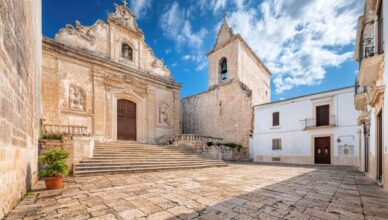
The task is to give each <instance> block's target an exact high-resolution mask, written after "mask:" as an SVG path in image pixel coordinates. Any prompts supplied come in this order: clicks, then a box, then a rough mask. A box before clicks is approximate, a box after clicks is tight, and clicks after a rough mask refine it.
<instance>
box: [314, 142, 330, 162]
mask: <svg viewBox="0 0 388 220" xmlns="http://www.w3.org/2000/svg"><path fill="white" fill-rule="evenodd" d="M314 148H315V150H314V151H315V163H317V164H330V137H317V138H315V139H314Z"/></svg>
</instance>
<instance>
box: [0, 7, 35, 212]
mask: <svg viewBox="0 0 388 220" xmlns="http://www.w3.org/2000/svg"><path fill="white" fill-rule="evenodd" d="M41 37H42V34H41V3H40V1H25V0H2V1H1V3H0V219H2V218H3V217H4V215H5V214H6V213H7V212H8V211H9V210H10V209H11V208H12V207H13V206H14V205H15V204H16V203H17V201H18V200H19V199H21V198H22V196H23V195H24V194H25V193H26V192H27V191H28V190H30V187H31V185H32V184H34V183H35V181H36V180H37V166H38V165H37V157H38V137H39V118H40V74H41V71H40V70H41Z"/></svg>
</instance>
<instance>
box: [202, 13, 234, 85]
mask: <svg viewBox="0 0 388 220" xmlns="http://www.w3.org/2000/svg"><path fill="white" fill-rule="evenodd" d="M235 37H236V35H235V34H234V33H233V30H232V28H231V27H229V24H228V22H227V21H226V18H225V17H224V20H223V22H222V25H221V28H220V30H219V31H218V34H217V39H216V43H215V45H214V47H213V50H211V51H210V52H209V53H208V54H207V56H208V66H209V88H211V87H213V86H216V85H221V84H224V83H226V82H230V81H231V80H232V79H233V78H236V77H237V75H236V74H237V66H236V65H235V64H236V61H237V48H236V46H237V45H236V44H230V43H231V41H232V40H233V39H234V38H235Z"/></svg>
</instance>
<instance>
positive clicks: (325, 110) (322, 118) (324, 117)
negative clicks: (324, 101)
mask: <svg viewBox="0 0 388 220" xmlns="http://www.w3.org/2000/svg"><path fill="white" fill-rule="evenodd" d="M329 114H330V106H329V105H321V106H317V107H316V118H317V126H327V125H329V124H330V120H329Z"/></svg>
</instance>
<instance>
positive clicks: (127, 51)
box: [121, 43, 133, 61]
mask: <svg viewBox="0 0 388 220" xmlns="http://www.w3.org/2000/svg"><path fill="white" fill-rule="evenodd" d="M121 56H122V57H123V58H124V59H126V60H130V61H133V50H132V47H131V46H129V45H128V44H127V43H123V44H122V45H121Z"/></svg>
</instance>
